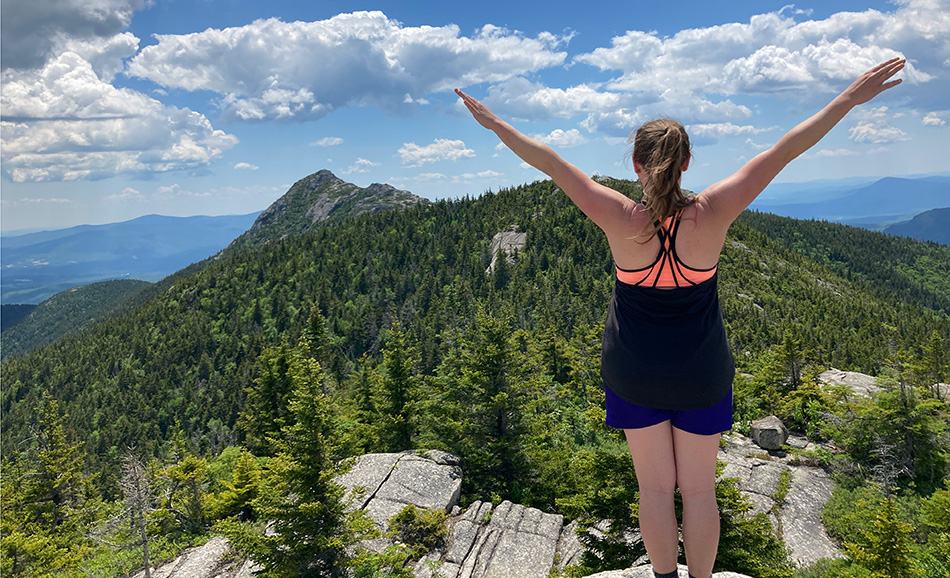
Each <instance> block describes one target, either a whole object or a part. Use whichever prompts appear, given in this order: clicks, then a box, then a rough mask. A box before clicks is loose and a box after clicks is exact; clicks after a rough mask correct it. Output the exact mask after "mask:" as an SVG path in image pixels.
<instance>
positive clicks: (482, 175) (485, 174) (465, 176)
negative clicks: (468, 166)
mask: <svg viewBox="0 0 950 578" xmlns="http://www.w3.org/2000/svg"><path fill="white" fill-rule="evenodd" d="M500 176H501V173H496V172H495V171H493V170H487V171H481V172H478V173H462V174H460V175H459V176H457V177H455V178H454V180H455V181H461V180H471V179H491V178H494V177H500Z"/></svg>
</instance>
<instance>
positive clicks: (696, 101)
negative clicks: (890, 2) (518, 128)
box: [574, 0, 950, 134]
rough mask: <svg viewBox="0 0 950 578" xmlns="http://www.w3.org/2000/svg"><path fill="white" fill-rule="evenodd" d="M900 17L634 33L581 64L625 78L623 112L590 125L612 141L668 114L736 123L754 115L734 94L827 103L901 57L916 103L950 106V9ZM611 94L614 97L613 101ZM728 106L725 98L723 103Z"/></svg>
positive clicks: (917, 8) (930, 2) (605, 113)
mask: <svg viewBox="0 0 950 578" xmlns="http://www.w3.org/2000/svg"><path fill="white" fill-rule="evenodd" d="M896 4H898V7H897V9H896V10H895V11H893V12H891V13H884V12H880V11H877V10H866V11H864V12H839V13H835V14H832V15H830V16H829V17H827V18H825V19H823V20H808V19H805V20H801V21H800V19H801V18H802V17H803V16H804V17H810V15H809V14H807V13H803V12H802V11H796V10H793V9H787V8H786V9H782V10H780V11H778V12H773V13H768V14H759V15H755V16H753V17H752V18H751V19H750V20H749V21H748V22H746V23H727V24H723V25H719V26H711V27H707V28H695V29H687V30H682V31H680V32H678V33H676V34H674V35H672V36H661V35H660V34H659V33H656V32H643V31H637V30H632V31H629V32H627V33H625V34H624V35H621V36H617V37H615V38H613V39H612V40H611V45H610V46H608V47H601V48H598V49H596V50H594V51H592V52H589V53H586V54H581V55H578V56H577V57H575V58H574V61H575V62H578V63H584V64H588V65H590V66H594V67H597V68H599V69H600V70H603V71H617V72H619V74H618V75H617V76H615V77H614V78H612V79H611V80H609V81H608V82H606V83H605V84H604V90H605V91H609V93H613V94H617V95H619V106H615V107H613V108H607V107H605V108H604V109H602V110H597V111H594V112H591V113H590V114H589V115H588V118H587V119H586V120H585V121H584V123H583V126H584V127H586V128H587V129H588V130H591V131H604V132H607V133H608V134H610V133H614V134H616V133H618V132H620V131H622V130H630V129H632V128H635V127H636V126H638V125H639V124H641V123H642V122H644V121H645V120H648V119H649V118H652V117H655V116H657V115H658V114H659V115H666V114H669V115H673V116H675V117H678V118H681V117H683V116H684V115H685V116H690V117H692V118H687V119H685V120H686V122H692V123H721V122H724V121H733V120H736V119H737V118H739V117H742V116H743V115H744V116H746V117H748V116H749V115H750V114H751V111H750V110H749V109H748V108H746V107H744V106H742V105H738V104H735V103H733V102H732V101H730V100H728V97H730V96H732V95H738V94H742V95H772V94H784V95H787V96H789V97H792V98H796V99H799V100H816V101H821V100H824V99H826V98H827V94H829V93H833V92H837V91H840V90H842V89H843V88H844V87H845V86H847V83H848V82H849V81H850V80H852V79H854V78H856V77H857V76H858V75H859V74H861V73H862V72H864V71H865V70H867V69H868V68H869V67H871V66H873V65H874V64H877V63H879V62H882V61H884V60H886V59H888V58H890V57H892V56H895V55H900V54H907V55H908V56H912V57H913V60H912V61H910V62H908V66H907V67H906V68H905V69H904V71H903V72H902V73H901V77H902V78H903V79H904V81H905V82H907V83H909V84H916V85H917V91H916V94H915V99H916V98H918V97H920V98H923V99H924V101H926V102H931V101H933V102H936V101H938V100H940V99H945V96H944V95H945V94H946V93H947V92H948V91H950V75H948V74H947V73H946V68H947V66H946V64H945V63H946V62H950V42H947V40H946V39H947V38H948V37H950V3H948V2H947V0H900V1H898V2H896ZM605 94H606V93H605ZM724 98H725V99H724Z"/></svg>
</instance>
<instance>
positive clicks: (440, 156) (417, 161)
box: [399, 138, 475, 167]
mask: <svg viewBox="0 0 950 578" xmlns="http://www.w3.org/2000/svg"><path fill="white" fill-rule="evenodd" d="M399 156H400V158H401V159H402V164H404V165H406V166H410V167H418V166H422V165H424V164H426V163H434V162H437V161H445V160H450V161H457V160H459V159H461V158H470V157H474V156H475V151H473V150H472V149H468V148H465V143H464V142H463V141H460V140H449V139H444V138H439V139H435V141H433V143H432V144H429V145H425V146H419V145H417V144H416V143H412V142H407V143H404V144H403V146H402V148H400V149H399Z"/></svg>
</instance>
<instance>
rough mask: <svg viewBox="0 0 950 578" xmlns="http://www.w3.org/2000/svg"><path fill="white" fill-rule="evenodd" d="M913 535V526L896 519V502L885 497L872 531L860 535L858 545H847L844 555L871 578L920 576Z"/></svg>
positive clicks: (854, 543) (890, 497)
mask: <svg viewBox="0 0 950 578" xmlns="http://www.w3.org/2000/svg"><path fill="white" fill-rule="evenodd" d="M913 531H914V528H913V526H911V525H910V524H908V523H907V522H904V521H903V520H901V519H900V518H899V517H898V515H897V505H896V503H895V500H894V498H893V497H892V496H888V497H887V498H886V499H885V500H884V501H883V502H882V503H881V507H880V508H879V509H878V511H877V515H876V516H875V518H874V522H873V524H872V526H871V529H870V530H865V531H862V532H861V536H859V537H857V538H858V540H857V541H855V542H846V543H845V545H844V546H845V551H847V553H848V555H849V556H851V558H852V559H853V560H854V561H855V562H857V563H858V564H860V565H862V566H864V567H865V568H867V569H868V570H871V572H872V575H873V576H874V578H893V577H894V576H902V577H905V576H906V577H907V578H912V577H914V576H919V575H920V574H921V572H920V568H919V567H918V565H917V562H916V560H915V559H914V551H913V548H914V547H913V540H912V539H911V534H912V533H913Z"/></svg>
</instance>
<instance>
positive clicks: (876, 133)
mask: <svg viewBox="0 0 950 578" xmlns="http://www.w3.org/2000/svg"><path fill="white" fill-rule="evenodd" d="M848 135H849V136H850V137H851V140H853V141H854V142H868V143H874V144H881V143H890V142H898V141H902V140H908V139H909V138H910V137H908V136H907V133H906V132H904V131H902V130H901V129H899V128H897V127H893V126H890V125H889V124H887V123H881V122H871V121H861V122H859V123H858V124H857V125H856V126H853V127H851V129H850V130H849V131H848Z"/></svg>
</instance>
